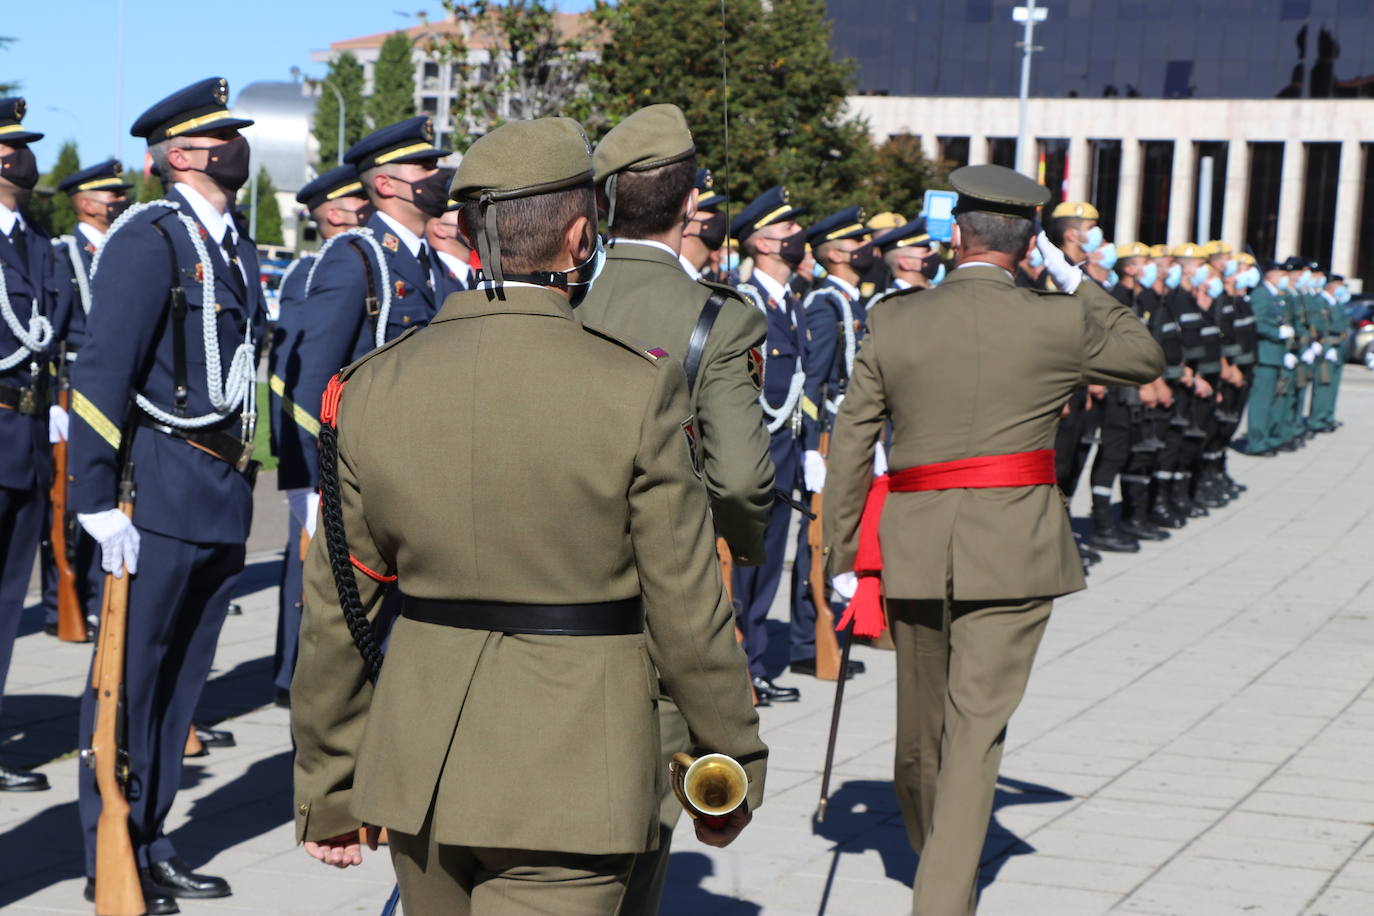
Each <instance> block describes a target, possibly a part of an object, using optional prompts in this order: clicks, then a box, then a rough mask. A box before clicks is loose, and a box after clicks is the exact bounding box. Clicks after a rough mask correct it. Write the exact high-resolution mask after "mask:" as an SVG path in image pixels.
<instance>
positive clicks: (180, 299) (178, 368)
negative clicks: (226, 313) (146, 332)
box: [153, 223, 211, 416]
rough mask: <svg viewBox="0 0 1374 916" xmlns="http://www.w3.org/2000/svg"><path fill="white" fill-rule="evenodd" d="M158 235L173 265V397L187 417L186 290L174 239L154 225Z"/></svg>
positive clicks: (179, 412) (180, 412)
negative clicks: (182, 280)
mask: <svg viewBox="0 0 1374 916" xmlns="http://www.w3.org/2000/svg"><path fill="white" fill-rule="evenodd" d="M153 228H154V229H156V230H157V234H158V235H160V236H162V241H164V242H165V243H167V257H168V259H169V263H170V264H171V275H172V278H171V283H170V285H169V287H168V289H169V290H170V295H171V308H172V397H173V398H174V399H175V402H176V412H177V415H178V416H185V414H186V403H187V401H188V400H189V398H190V389H189V388H188V387H187V384H186V311H187V304H186V288H185V287H184V286H182V285H181V272H180V271H179V270H177V251H176V246H174V245H173V244H172V237H171V236H170V235H168V234H167V230H166V229H163V228H162V227H161V226H159V225H158V224H157V223H153ZM201 307H202V308H210V307H211V304H210V303H209V302H203V303H201Z"/></svg>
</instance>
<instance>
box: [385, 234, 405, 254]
mask: <svg viewBox="0 0 1374 916" xmlns="http://www.w3.org/2000/svg"><path fill="white" fill-rule="evenodd" d="M382 247H383V248H385V249H386V250H387V251H391V252H395V251H398V250H400V247H401V240H400V239H398V238H396V236H394V235H392V234H391V233H390V232H388V233H386V234H385V235H383V236H382Z"/></svg>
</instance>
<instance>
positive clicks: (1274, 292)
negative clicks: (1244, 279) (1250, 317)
mask: <svg viewBox="0 0 1374 916" xmlns="http://www.w3.org/2000/svg"><path fill="white" fill-rule="evenodd" d="M1261 282H1262V283H1264V288H1265V289H1267V290H1269V295H1271V296H1277V295H1278V294H1279V288H1278V287H1277V286H1275V285H1274V284H1272V283H1270V282H1269V281H1268V280H1263V281H1261Z"/></svg>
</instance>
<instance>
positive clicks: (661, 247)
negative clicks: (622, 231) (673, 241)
mask: <svg viewBox="0 0 1374 916" xmlns="http://www.w3.org/2000/svg"><path fill="white" fill-rule="evenodd" d="M616 245H651V246H653V247H654V248H657V249H659V250H661V251H666V252H667V253H668V254H670V255H672V256H673V257H675V258H676V257H679V255H678V253H677V252H676V251H674V250H673V249H671V248H669V247H668V246H667V245H665V244H663V243H662V242H655V241H654V240H653V239H621V238H614V239H611V240H610V242H608V243H607V247H610V248H614V247H615V246H616Z"/></svg>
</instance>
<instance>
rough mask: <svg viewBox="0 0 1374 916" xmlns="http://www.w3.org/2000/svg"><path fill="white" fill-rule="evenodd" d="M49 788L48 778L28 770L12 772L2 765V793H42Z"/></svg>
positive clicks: (0, 780) (0, 788)
mask: <svg viewBox="0 0 1374 916" xmlns="http://www.w3.org/2000/svg"><path fill="white" fill-rule="evenodd" d="M47 788H48V777H46V776H44V775H43V774H42V773H31V772H29V771H28V770H12V769H10V768H9V767H7V766H5V765H4V764H3V763H0V792H42V791H43V790H45V789H47Z"/></svg>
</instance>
